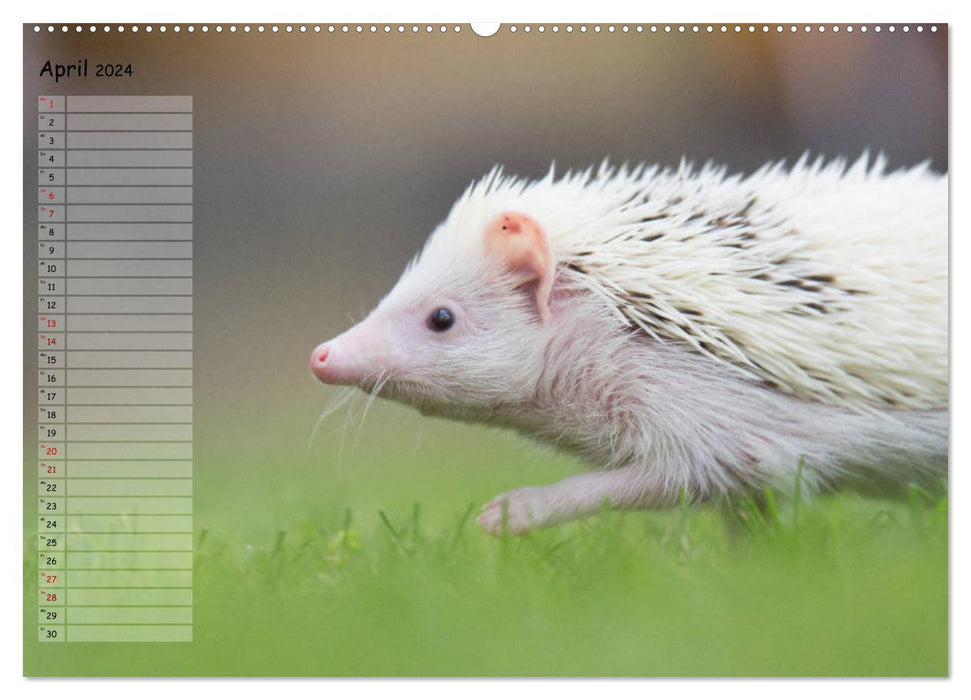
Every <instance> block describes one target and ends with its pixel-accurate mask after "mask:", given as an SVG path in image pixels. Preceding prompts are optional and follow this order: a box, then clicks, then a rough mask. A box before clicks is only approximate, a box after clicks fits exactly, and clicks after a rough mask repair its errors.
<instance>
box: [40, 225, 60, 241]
mask: <svg viewBox="0 0 971 700" xmlns="http://www.w3.org/2000/svg"><path fill="white" fill-rule="evenodd" d="M37 238H39V239H40V240H42V241H63V240H64V224H44V223H42V224H38V225H37Z"/></svg>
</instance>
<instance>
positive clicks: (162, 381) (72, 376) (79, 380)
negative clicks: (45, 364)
mask: <svg viewBox="0 0 971 700" xmlns="http://www.w3.org/2000/svg"><path fill="white" fill-rule="evenodd" d="M66 371H67V378H66V382H65V384H66V386H69V387H82V386H116V387H124V386H154V387H168V386H181V387H191V386H192V370H191V369H71V370H66Z"/></svg>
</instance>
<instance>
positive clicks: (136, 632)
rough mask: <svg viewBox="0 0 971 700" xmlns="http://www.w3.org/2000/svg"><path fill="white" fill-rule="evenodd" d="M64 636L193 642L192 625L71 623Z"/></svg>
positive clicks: (76, 639) (85, 639)
mask: <svg viewBox="0 0 971 700" xmlns="http://www.w3.org/2000/svg"><path fill="white" fill-rule="evenodd" d="M64 636H65V638H66V639H65V641H68V642H125V643H134V642H191V641H192V625H70V626H69V627H68V629H67V631H66V632H65V635H64ZM42 641H43V640H42Z"/></svg>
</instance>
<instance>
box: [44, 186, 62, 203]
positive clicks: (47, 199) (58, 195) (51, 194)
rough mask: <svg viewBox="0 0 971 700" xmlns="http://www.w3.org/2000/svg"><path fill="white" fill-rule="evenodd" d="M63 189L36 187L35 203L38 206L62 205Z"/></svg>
mask: <svg viewBox="0 0 971 700" xmlns="http://www.w3.org/2000/svg"><path fill="white" fill-rule="evenodd" d="M64 202H65V199H64V188H63V187H38V188H37V203H38V204H64Z"/></svg>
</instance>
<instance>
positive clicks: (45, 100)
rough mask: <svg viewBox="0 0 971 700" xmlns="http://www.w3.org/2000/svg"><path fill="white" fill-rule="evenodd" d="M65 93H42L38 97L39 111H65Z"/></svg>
mask: <svg viewBox="0 0 971 700" xmlns="http://www.w3.org/2000/svg"><path fill="white" fill-rule="evenodd" d="M64 104H65V103H64V95H41V96H40V97H38V98H37V111H39V112H63V111H64Z"/></svg>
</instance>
